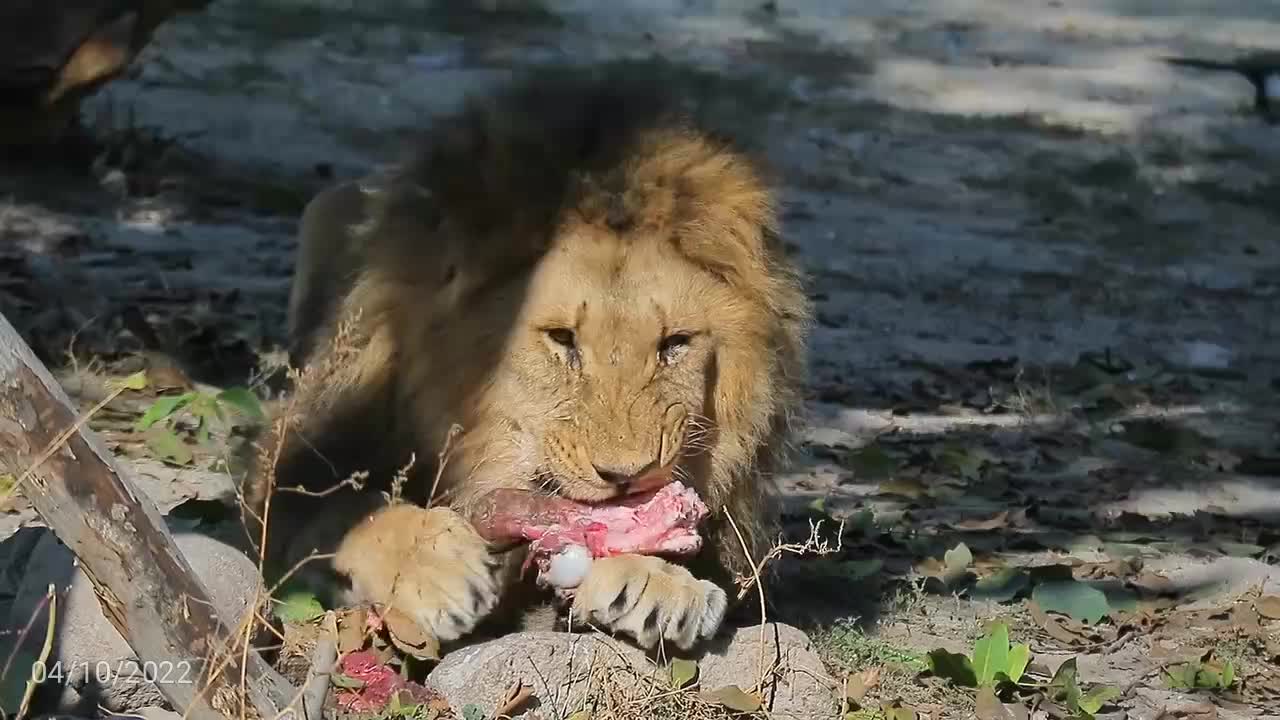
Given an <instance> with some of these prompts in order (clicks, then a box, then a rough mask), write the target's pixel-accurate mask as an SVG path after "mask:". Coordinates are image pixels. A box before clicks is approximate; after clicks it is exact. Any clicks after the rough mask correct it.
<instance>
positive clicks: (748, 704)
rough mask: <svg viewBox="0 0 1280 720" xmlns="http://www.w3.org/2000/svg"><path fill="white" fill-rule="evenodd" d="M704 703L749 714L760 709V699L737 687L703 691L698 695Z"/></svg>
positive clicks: (729, 686)
mask: <svg viewBox="0 0 1280 720" xmlns="http://www.w3.org/2000/svg"><path fill="white" fill-rule="evenodd" d="M698 696H699V697H701V698H702V699H703V700H704V701H705V702H709V703H715V704H718V705H723V706H725V707H727V708H729V709H730V710H737V711H738V712H744V713H750V712H755V711H756V710H759V709H760V705H761V703H760V697H759V696H758V695H756V694H755V693H749V692H746V691H744V690H743V689H742V688H740V687H738V686H737V685H726V686H725V687H722V688H720V689H719V690H711V691H707V690H703V691H702V692H700V693H698Z"/></svg>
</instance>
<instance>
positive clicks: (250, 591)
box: [7, 531, 262, 712]
mask: <svg viewBox="0 0 1280 720" xmlns="http://www.w3.org/2000/svg"><path fill="white" fill-rule="evenodd" d="M173 538H174V542H175V543H176V544H177V546H178V549H179V550H181V551H182V554H183V555H184V556H185V557H186V559H187V562H188V563H190V565H191V568H192V570H194V571H195V574H196V576H197V577H198V578H200V581H201V582H202V583H203V584H204V586H205V588H206V589H207V590H208V591H209V593H210V594H211V596H212V598H211V599H212V600H213V602H214V605H215V606H216V607H217V609H218V613H219V615H220V616H221V617H222V619H223V621H224V622H226V623H228V624H231V625H232V626H234V624H235V623H237V622H238V621H239V620H240V618H241V617H242V615H243V613H244V610H245V608H246V607H248V604H249V602H250V601H251V600H253V599H254V598H255V597H256V596H257V593H258V591H259V589H260V588H261V586H262V581H261V579H260V576H259V575H258V569H257V566H256V565H255V564H254V563H253V561H252V560H250V559H249V558H248V557H246V556H245V555H244V554H243V553H241V552H239V551H237V550H236V549H234V548H233V547H231V546H230V545H227V544H225V543H223V542H221V541H219V540H216V539H214V538H211V537H209V536H206V535H202V534H199V533H194V532H175V533H174V536H173ZM51 583H52V584H53V585H54V586H55V587H56V588H58V589H59V591H61V592H60V594H59V596H58V608H57V617H56V622H55V638H54V645H53V651H52V653H51V654H50V655H49V660H48V661H47V662H46V663H45V668H46V673H47V674H48V675H49V676H50V677H51V678H52V679H53V680H55V682H60V683H62V684H63V685H64V686H65V687H64V691H63V692H62V695H61V696H60V697H59V699H58V700H57V701H56V702H57V704H58V705H59V706H60V708H61V709H62V710H63V711H67V709H66V708H67V705H68V704H69V703H70V704H74V705H76V706H78V707H82V708H90V709H91V708H93V707H94V704H95V703H100V704H101V705H102V706H103V707H105V708H107V709H108V710H111V711H113V712H130V711H132V710H135V709H138V708H143V707H148V706H167V705H168V702H167V701H166V700H165V699H164V697H163V696H162V695H161V694H160V691H159V690H158V689H157V688H156V686H155V683H154V682H152V680H153V679H155V678H158V679H159V680H160V681H161V682H163V681H165V679H166V678H168V679H169V681H170V682H184V681H185V682H194V681H195V677H194V672H188V669H187V668H183V667H169V666H168V665H153V664H148V665H147V666H145V667H140V666H138V665H137V664H136V663H135V662H134V661H133V660H132V658H133V657H134V652H133V650H132V649H131V648H130V647H129V644H128V643H127V642H125V640H124V638H123V637H121V636H120V633H118V632H117V631H116V629H115V627H113V626H112V625H111V623H110V622H109V621H108V620H107V619H106V617H105V616H103V614H102V607H101V606H100V605H99V604H98V598H97V596H96V595H95V594H94V591H93V586H92V585H91V584H90V583H89V580H88V578H87V577H86V576H85V574H84V571H83V570H81V569H80V568H79V567H78V566H77V565H76V564H75V557H74V555H72V553H71V551H70V550H69V549H67V547H66V546H64V545H62V544H61V543H60V542H59V541H58V539H57V538H56V537H55V536H54V534H53V533H51V532H47V531H46V532H45V533H44V536H43V537H42V538H40V540H39V541H37V543H36V545H35V548H34V550H33V551H32V556H31V560H30V562H29V563H28V565H27V571H26V575H25V576H24V578H23V581H22V584H21V586H20V587H19V589H18V595H17V597H16V598H15V599H14V602H13V607H12V609H11V611H10V614H9V619H8V625H7V626H8V627H9V628H21V627H23V626H24V625H26V624H27V622H28V621H29V620H30V618H31V616H32V615H33V614H34V613H35V611H36V608H37V607H38V606H39V604H40V602H41V599H42V598H43V597H44V595H45V592H46V590H47V588H48V586H49V585H50V584H51ZM40 615H41V617H39V618H37V619H36V621H35V624H34V625H33V626H32V631H31V635H30V637H29V638H28V641H27V645H26V647H27V649H28V650H29V651H30V653H31V654H32V655H33V656H34V655H36V654H38V651H39V646H40V644H41V643H42V642H43V638H44V631H43V629H44V627H45V626H46V623H47V617H48V614H47V610H42V611H41V612H40ZM42 690H43V692H48V691H49V690H48V689H42Z"/></svg>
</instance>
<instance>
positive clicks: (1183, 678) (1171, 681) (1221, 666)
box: [1164, 651, 1236, 690]
mask: <svg viewBox="0 0 1280 720" xmlns="http://www.w3.org/2000/svg"><path fill="white" fill-rule="evenodd" d="M1164 675H1165V682H1166V683H1168V685H1169V687H1170V688H1172V689H1174V690H1228V689H1230V688H1231V686H1232V685H1234V684H1235V682H1236V668H1235V665H1234V664H1233V663H1232V662H1231V661H1230V660H1221V661H1220V660H1216V659H1214V657H1213V651H1209V652H1207V653H1205V654H1204V655H1203V656H1201V657H1200V659H1198V660H1192V661H1190V662H1185V663H1182V664H1180V665H1175V666H1173V667H1170V668H1168V669H1166V670H1165V671H1164Z"/></svg>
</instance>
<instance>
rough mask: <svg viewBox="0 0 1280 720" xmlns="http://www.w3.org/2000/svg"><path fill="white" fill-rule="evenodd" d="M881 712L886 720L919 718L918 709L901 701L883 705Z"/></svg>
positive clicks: (914, 719)
mask: <svg viewBox="0 0 1280 720" xmlns="http://www.w3.org/2000/svg"><path fill="white" fill-rule="evenodd" d="M880 712H882V713H884V720H917V719H918V718H919V713H917V712H916V709H915V708H913V707H911V706H910V705H903V704H902V701H901V700H895V701H893V702H892V703H881V704H880Z"/></svg>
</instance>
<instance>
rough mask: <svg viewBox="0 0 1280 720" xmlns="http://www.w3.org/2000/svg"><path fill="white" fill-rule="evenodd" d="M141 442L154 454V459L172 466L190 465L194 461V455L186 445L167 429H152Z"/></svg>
mask: <svg viewBox="0 0 1280 720" xmlns="http://www.w3.org/2000/svg"><path fill="white" fill-rule="evenodd" d="M143 441H144V442H145V443H146V444H147V448H148V449H150V450H151V452H153V453H155V455H156V457H157V458H159V459H160V460H164V461H167V462H170V463H173V464H174V465H190V464H191V462H192V461H193V460H195V458H196V456H195V453H194V452H192V450H191V448H190V447H188V446H187V444H186V443H184V442H182V438H179V437H178V436H177V435H175V434H174V433H173V431H171V430H169V429H167V428H152V429H151V430H148V431H147V434H146V435H144V436H143Z"/></svg>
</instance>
